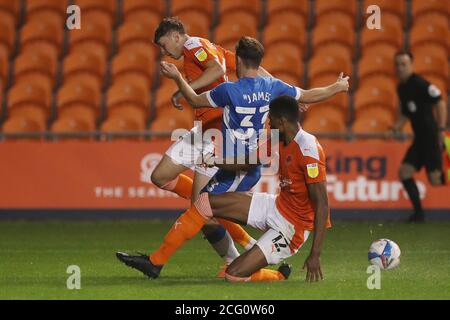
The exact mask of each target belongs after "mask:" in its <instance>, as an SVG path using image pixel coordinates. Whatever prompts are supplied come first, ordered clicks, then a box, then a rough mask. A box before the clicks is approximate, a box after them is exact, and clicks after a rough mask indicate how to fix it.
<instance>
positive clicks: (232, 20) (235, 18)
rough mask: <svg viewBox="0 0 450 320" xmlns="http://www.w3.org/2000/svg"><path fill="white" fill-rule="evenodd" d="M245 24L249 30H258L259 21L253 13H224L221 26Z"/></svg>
mask: <svg viewBox="0 0 450 320" xmlns="http://www.w3.org/2000/svg"><path fill="white" fill-rule="evenodd" d="M236 23H238V24H244V25H246V26H247V27H248V28H252V29H257V28H258V19H257V18H256V17H255V16H254V15H253V14H252V13H251V12H246V11H231V12H228V13H224V14H223V15H222V16H221V17H220V24H222V25H233V24H236Z"/></svg>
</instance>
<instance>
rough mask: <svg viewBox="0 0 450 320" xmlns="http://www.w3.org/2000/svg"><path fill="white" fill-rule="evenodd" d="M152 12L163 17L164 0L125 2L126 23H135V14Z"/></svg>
mask: <svg viewBox="0 0 450 320" xmlns="http://www.w3.org/2000/svg"><path fill="white" fill-rule="evenodd" d="M143 11H147V12H151V13H153V14H156V15H157V16H159V17H161V16H162V15H163V13H164V11H165V1H164V0H152V1H148V0H127V1H123V15H124V17H125V20H126V21H135V20H134V14H136V13H139V12H143Z"/></svg>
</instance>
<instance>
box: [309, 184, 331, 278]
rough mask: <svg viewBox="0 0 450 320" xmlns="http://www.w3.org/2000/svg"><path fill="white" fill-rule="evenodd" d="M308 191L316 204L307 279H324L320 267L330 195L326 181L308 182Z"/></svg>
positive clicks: (314, 204)
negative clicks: (328, 194)
mask: <svg viewBox="0 0 450 320" xmlns="http://www.w3.org/2000/svg"><path fill="white" fill-rule="evenodd" d="M308 193H309V197H310V199H311V202H312V204H313V206H314V213H315V214H314V237H313V243H312V247H311V252H310V254H309V256H308V258H306V260H305V264H304V265H303V270H305V269H306V271H307V273H306V281H308V282H313V281H319V280H322V279H323V275H322V270H321V268H320V253H321V250H322V243H323V238H324V236H325V231H326V225H327V220H328V196H327V187H326V182H318V183H312V184H308Z"/></svg>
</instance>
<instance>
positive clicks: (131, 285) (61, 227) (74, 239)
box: [0, 220, 450, 300]
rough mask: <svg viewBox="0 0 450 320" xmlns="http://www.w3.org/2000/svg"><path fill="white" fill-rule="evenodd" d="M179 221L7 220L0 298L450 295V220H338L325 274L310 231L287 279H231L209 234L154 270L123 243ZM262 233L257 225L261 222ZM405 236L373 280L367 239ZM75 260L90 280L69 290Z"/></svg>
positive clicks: (157, 237)
mask: <svg viewBox="0 0 450 320" xmlns="http://www.w3.org/2000/svg"><path fill="white" fill-rule="evenodd" d="M169 227H170V221H152V220H144V221H96V222H88V221H86V222H56V221H55V222H23V221H20V222H4V221H3V222H0V299H244V300H245V299H283V300H285V299H450V247H449V245H450V223H449V222H445V223H442V222H441V223H427V224H424V225H409V224H406V223H383V224H380V223H376V222H370V223H369V222H365V223H356V222H345V223H344V222H339V221H337V222H335V223H334V227H333V228H332V229H330V231H329V232H328V233H327V235H326V241H325V246H324V250H323V254H322V259H321V262H322V269H323V272H324V276H325V280H324V281H322V282H319V283H313V284H308V283H305V282H304V276H305V275H304V273H301V272H300V269H301V266H302V265H303V262H304V260H305V257H306V256H307V254H308V252H309V247H310V245H311V239H309V240H308V242H307V244H305V246H304V247H303V248H302V249H301V250H300V252H299V253H298V254H297V255H296V256H295V257H293V258H291V259H289V260H288V262H289V263H291V264H293V266H294V271H293V274H292V275H291V278H290V279H289V280H287V281H282V282H277V283H244V284H230V283H226V282H225V281H224V280H223V279H218V278H216V277H215V275H216V272H217V271H218V269H219V267H220V265H221V261H220V259H219V258H218V257H217V256H216V254H215V253H214V251H213V250H212V249H211V248H210V246H209V244H208V243H207V241H206V240H204V239H202V237H201V236H200V235H198V236H196V237H195V238H194V239H192V240H191V241H190V242H188V243H187V244H186V245H185V246H184V247H183V248H182V249H181V250H180V251H179V252H178V253H177V254H176V255H175V256H174V257H173V258H172V260H171V261H170V262H169V263H168V264H167V265H166V266H165V267H164V269H163V272H162V275H161V278H159V279H157V280H149V279H147V278H145V277H144V276H143V275H142V274H141V273H138V272H137V271H135V270H132V269H130V268H127V267H125V266H124V265H123V264H121V263H120V262H119V261H118V260H116V257H115V255H114V254H115V252H116V251H117V250H121V251H142V252H148V251H150V250H153V249H155V248H157V246H158V245H159V243H160V241H161V239H162V237H163V235H164V233H165V232H166V231H167V230H168V228H169ZM252 234H253V235H254V236H258V233H254V232H252ZM382 237H386V238H390V239H392V240H394V241H396V242H397V243H398V244H399V246H400V248H401V250H402V258H401V265H400V267H399V268H398V269H395V270H391V271H383V272H382V273H381V289H380V290H369V289H367V286H366V282H367V278H368V277H369V276H370V275H369V274H367V273H366V269H367V266H368V262H367V249H368V247H369V245H370V243H371V241H373V240H375V239H377V238H382ZM69 265H78V266H79V267H80V268H81V289H80V290H68V289H67V287H66V281H67V278H68V277H69V274H67V273H66V270H67V267H68V266H69Z"/></svg>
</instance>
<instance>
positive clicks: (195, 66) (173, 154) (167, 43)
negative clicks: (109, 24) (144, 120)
mask: <svg viewBox="0 0 450 320" xmlns="http://www.w3.org/2000/svg"><path fill="white" fill-rule="evenodd" d="M154 43H155V44H157V45H158V46H159V47H160V48H161V53H162V54H163V55H164V56H169V57H171V58H173V59H176V60H178V59H181V58H184V72H185V75H186V78H187V80H188V82H189V85H190V86H191V88H192V89H194V90H195V91H196V92H197V93H198V94H200V93H202V92H206V91H209V90H211V89H213V88H214V87H216V86H217V85H219V84H221V83H223V82H226V81H227V76H226V70H227V68H230V69H232V70H235V69H236V66H235V55H234V53H233V52H231V51H228V50H225V49H223V48H221V47H220V46H217V45H214V44H212V43H211V42H209V41H208V40H207V39H203V38H199V37H193V36H189V35H188V34H186V32H185V29H184V26H183V23H182V22H181V21H179V20H178V19H177V18H166V19H164V20H163V21H162V22H161V23H160V25H159V26H158V28H157V29H156V31H155V38H154ZM260 75H262V76H270V74H269V73H267V72H266V71H265V70H264V69H263V68H260ZM179 98H181V94H180V93H179V92H176V93H175V94H174V96H173V98H172V102H173V104H174V106H175V107H177V108H179V109H181V108H182V107H181V105H180V104H179V102H178V100H179ZM195 117H196V120H198V121H201V127H199V126H196V127H194V128H193V129H192V130H191V132H190V133H189V135H187V136H185V137H184V138H183V139H180V140H178V141H177V142H175V143H174V144H173V145H172V146H171V147H170V148H169V149H168V150H167V152H166V154H165V155H164V157H163V158H162V160H161V161H160V163H159V164H158V165H157V167H156V168H155V170H154V171H153V173H152V176H151V179H152V182H153V183H154V184H155V185H156V186H158V187H159V188H162V189H165V190H168V191H172V192H174V193H176V194H178V195H179V196H181V197H183V198H186V199H191V201H192V202H193V201H195V200H196V197H197V195H198V193H199V192H200V190H201V189H202V188H203V187H204V186H205V185H206V184H207V183H208V181H209V180H210V179H211V177H212V176H214V174H215V173H216V171H217V168H205V167H204V166H201V158H202V154H204V153H206V152H211V151H212V150H213V145H212V143H211V141H201V142H200V143H195V142H194V143H192V140H194V139H192V136H193V135H194V134H195V133H196V132H201V131H205V130H207V129H210V128H217V129H220V128H221V121H222V109H221V108H215V109H213V108H200V109H195ZM180 150H182V152H180ZM187 169H192V170H194V172H195V176H194V180H193V181H192V179H191V178H189V177H188V176H186V175H184V174H182V173H183V172H184V171H185V170H187ZM220 223H221V224H222V225H223V226H224V227H225V228H226V229H224V228H223V227H222V226H221V225H219V224H218V223H217V222H214V221H211V222H210V223H208V224H207V225H206V226H205V227H204V228H203V229H202V230H203V233H204V234H205V236H206V239H207V240H208V241H209V242H210V243H211V245H212V246H213V247H214V249H215V250H216V251H217V253H218V254H219V255H220V256H221V257H223V258H224V260H225V263H226V264H230V263H231V261H233V260H234V259H235V258H236V257H237V256H238V255H239V253H238V251H237V250H236V248H235V246H234V243H233V241H232V240H234V241H236V242H238V243H239V244H240V245H241V246H243V247H244V248H245V249H247V250H248V249H250V248H251V247H252V246H253V244H254V243H255V240H254V239H253V238H252V237H250V236H249V235H248V234H247V232H245V230H244V229H243V228H242V227H241V226H239V225H237V224H234V223H231V222H229V221H224V220H223V221H220ZM227 231H228V232H229V233H228V232H227ZM230 235H231V236H230Z"/></svg>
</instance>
